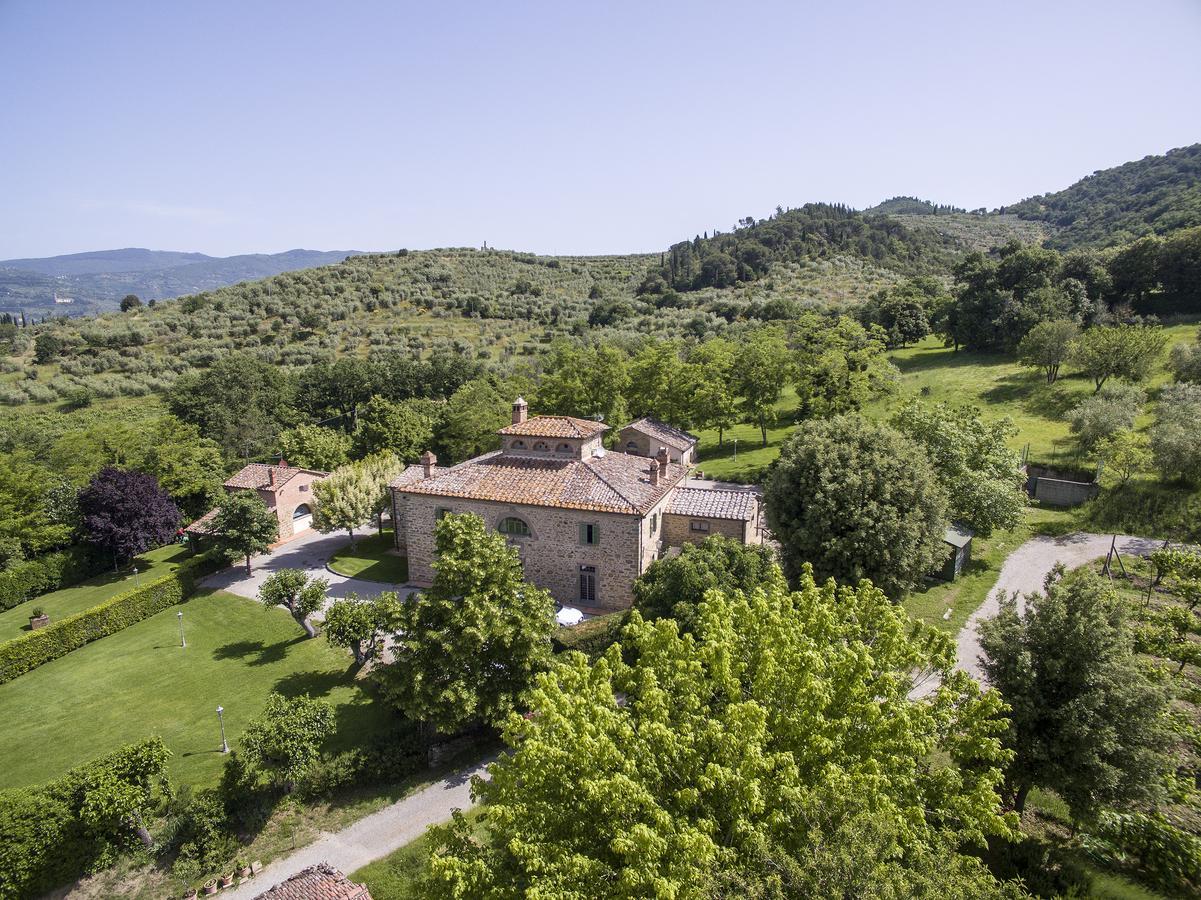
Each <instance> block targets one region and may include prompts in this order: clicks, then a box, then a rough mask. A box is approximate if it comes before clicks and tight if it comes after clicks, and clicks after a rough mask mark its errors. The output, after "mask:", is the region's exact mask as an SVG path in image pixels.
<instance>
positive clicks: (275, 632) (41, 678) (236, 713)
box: [0, 592, 394, 788]
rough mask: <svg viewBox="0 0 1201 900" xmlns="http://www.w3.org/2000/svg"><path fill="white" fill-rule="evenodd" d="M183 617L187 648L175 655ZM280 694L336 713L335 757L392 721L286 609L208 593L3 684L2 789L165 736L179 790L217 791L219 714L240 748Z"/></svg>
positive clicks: (335, 654) (339, 656) (340, 654)
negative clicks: (324, 704) (304, 697)
mask: <svg viewBox="0 0 1201 900" xmlns="http://www.w3.org/2000/svg"><path fill="white" fill-rule="evenodd" d="M181 610H182V611H183V614H184V628H185V634H186V636H187V641H188V646H187V648H186V649H184V648H181V647H180V646H179V621H178V618H177V617H176V613H177V612H179V611H181ZM272 690H277V691H280V692H282V693H284V694H286V695H290V696H296V695H299V694H303V693H307V694H309V695H310V696H313V697H318V698H320V699H323V700H328V701H329V702H331V703H332V704H334V707H335V711H336V717H337V734H336V735H335V738H334V740H333V741H332V742H331V746H330V749H331V750H344V749H349V748H351V747H354V746H358V745H361V744H362V743H364V742H365V741H366V740H369V739H370V738H371V737H372V736H373V735H374V734H376V733H378V732H379V731H380V730H382V729H383V728H385V727H386V726H387V724H388V723H389V722H392V721H394V717H393V716H392V715H391V714H390V713H389V712H388V710H387V709H385V708H383V707H382V706H381V705H380V704H378V703H376V702H374V701H373V700H372V699H371V697H370V696H369V695H368V694H366V693H365V692H364V690H363V688H362V686H361V683H360V682H357V681H356V680H355V678H354V669H353V666H352V665H351V658H350V655H349V654H348V653H347V652H346V651H343V650H339V649H336V648H334V647H331V646H330V645H329V642H328V641H326V640H325V638H324V637H317V638H314V639H312V640H309V639H306V638H305V637H304V633H303V632H302V631H301V630H300V628H299V626H297V624H296V623H295V622H294V621H293V620H292V617H291V616H289V615H288V613H287V612H286V611H284V610H283V609H265V608H264V607H263V606H262V605H261V604H259V603H257V602H255V601H253V600H247V599H245V598H242V597H235V596H233V595H232V594H225V593H219V592H214V593H201V594H198V595H196V596H195V597H193V598H192V599H191V600H189V601H188V602H187V603H184V604H183V605H181V606H173V607H171V608H169V609H166V610H164V611H162V612H160V613H158V614H157V615H154V616H151V617H150V618H148V619H144V620H143V621H141V622H138V623H137V624H136V625H132V626H130V627H129V628H126V629H124V630H123V631H121V632H118V633H117V634H114V635H112V636H110V637H107V638H105V639H104V640H102V641H96V642H94V643H91V644H88V645H87V646H86V647H83V648H81V649H79V650H76V651H74V652H73V653H68V654H67V655H66V656H64V657H62V658H61V659H56V660H54V661H53V662H49V663H47V664H46V665H44V666H41V667H40V668H37V669H34V670H33V671H32V672H27V673H26V674H24V675H22V676H21V677H20V678H17V679H15V680H13V681H10V682H9V683H8V684H3V685H0V722H3V723H4V727H3V728H0V759H3V760H4V761H5V764H4V766H3V768H2V769H0V788H6V787H17V786H21V785H27V784H37V783H41V782H44V781H49V780H50V779H53V778H57V777H58V776H60V775H62V774H63V773H64V772H65V771H67V770H68V769H70V768H71V767H72V766H76V765H79V764H81V763H84V762H86V761H88V760H91V759H94V758H95V757H97V756H101V755H103V754H105V753H109V752H112V751H114V750H116V749H118V748H120V747H122V746H124V745H125V744H129V743H131V742H133V741H137V740H141V739H142V738H145V737H149V736H150V735H159V736H161V737H162V738H163V740H164V741H165V742H166V744H167V747H168V748H169V749H170V750H171V751H172V753H173V755H172V757H171V759H170V761H169V762H168V764H167V765H168V771H169V772H170V774H171V777H172V779H173V780H174V781H176V783H189V784H193V785H209V784H213V783H214V782H215V781H216V780H217V779H218V777H219V776H220V772H221V767H222V766H223V765H224V762H225V760H226V759H227V758H228V757H226V756H224V755H223V754H221V753H220V752H218V751H219V749H220V746H221V734H220V731H218V727H217V713H216V709H217V706H218V705H221V706H223V707H225V732H226V735H227V737H228V739H229V743H230V746H231V747H235V748H236V746H237V740H238V738H239V737H240V736H241V734H242V732H243V730H244V729H245V727H246V725H247V723H248V722H249V721H250V720H251V719H252V718H254V717H255V716H256V715H258V714H259V713H260V712H262V709H263V705H264V703H265V702H266V698H267V694H268V693H269V692H270V691H272Z"/></svg>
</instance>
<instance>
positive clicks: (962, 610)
mask: <svg viewBox="0 0 1201 900" xmlns="http://www.w3.org/2000/svg"><path fill="white" fill-rule="evenodd" d="M1071 525H1072V514H1071V513H1070V512H1068V511H1066V510H1057V509H1047V508H1038V507H1029V508H1027V510H1026V518H1025V521H1023V522H1021V523H1020V524H1019V525H1018V526H1017V527H1016V528H1014V529H1012V530H1010V531H997V532H994V533H993V534H992V535H991V536H990V537H987V538H981V537H977V538H976V539H975V540H973V541H972V561H971V563H970V564H969V565H968V567H967V569H966V570H965V571H964V573H963V574H962V575H960V576H959V578H957V579H956V580H955V581H941V580H933V579H931V580H930V581H929V582H927V584H926V586H925V587H924V588H922V589H920V590H917V591H914V592H913V593H912V594H910V595H909V596H908V597H906V598H905V599H904V601H903V602H902V605H903V606H904V607H905V610H906V611H907V612H908V613H909V615H911V616H913V617H914V618H915V619H921V620H922V621H923V622H925V623H926V624H927V625H934V626H935V627H937V628H941V629H942V630H944V631H946V632H948V633H950V634H956V633H957V632H958V631H959V629H960V628H962V627H963V625H964V623H965V622H967V619H968V616H970V615H971V614H972V613H973V612H975V611H976V610H977V609H978V608H979V606H980V604H981V603H983V602H984V600H985V599H986V598H987V597H988V594H989V592H990V591H991V590H992V589H993V586H994V585H995V584H996V583H997V576H998V575H1000V574H1001V566H1002V565H1003V564H1004V562H1005V558H1006V557H1007V556H1009V554H1010V553H1012V552H1013V551H1014V550H1016V549H1017V548H1018V547H1019V546H1021V545H1022V544H1023V543H1025V542H1026V541H1027V540H1029V539H1030V538H1031V537H1033V536H1034V535H1035V534H1037V533H1042V532H1046V531H1052V532H1059V531H1065V530H1066V531H1070V530H1072V527H1071ZM948 609H949V610H950V611H951V615H950V616H949V617H947V618H944V615H946V611H947V610H948Z"/></svg>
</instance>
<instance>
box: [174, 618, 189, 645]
mask: <svg viewBox="0 0 1201 900" xmlns="http://www.w3.org/2000/svg"><path fill="white" fill-rule="evenodd" d="M175 616H176V618H178V619H179V646H181V647H186V646H188V642H187V641H186V640H184V636H183V610H182V609H181V610H180V611H179V612H177V613H176V614H175Z"/></svg>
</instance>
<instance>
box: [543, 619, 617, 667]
mask: <svg viewBox="0 0 1201 900" xmlns="http://www.w3.org/2000/svg"><path fill="white" fill-rule="evenodd" d="M625 622H626V611H625V610H622V611H621V612H615V613H609V614H608V615H607V616H597V617H596V618H594V619H588V620H587V621H585V622H581V623H580V624H578V625H564V626H562V627H560V628H556V629H555V631H554V633H553V634H552V635H551V649H552V650H554V652H555V653H566V652H567V651H568V650H579V651H580V652H581V653H583V654H584V655H585V656H587V657H588V658H589V659H596V658H598V657H599V656H600V655H601V654H602V653H604V652H605V651H606V650H608V649H609V647H610V646H611V645H613V644H615V643H617V641H618V640H619V639H620V638H621V629H622V626H623V625H625Z"/></svg>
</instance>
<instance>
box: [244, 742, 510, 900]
mask: <svg viewBox="0 0 1201 900" xmlns="http://www.w3.org/2000/svg"><path fill="white" fill-rule="evenodd" d="M490 762H491V760H490V759H489V760H486V761H484V762H482V763H480V764H479V765H477V766H475V767H474V768H471V769H465V770H464V771H462V772H456V773H455V774H453V775H448V776H447V777H446V778H443V779H442V780H441V781H437V782H435V783H434V784H431V785H429V786H428V787H425V788H422V789H421V790H419V791H417V792H415V793H413V794H410V795H409V796H407V797H405V798H404V799H403V800H398V801H397V802H396V803H393V804H392V805H391V806H388V807H385V808H384V809H381V810H380V811H379V812H375V813H372V814H371V815H369V816H366V817H364V818H362V819H359V821H357V822H355V823H354V824H353V825H348V826H347V827H346V828H343V829H342V830H341V831H335V832H332V833H326V834H322V835H321V836H320V837H319V838H317V840H315V841H314V842H313V843H311V844H309V845H308V846H307V847H301V848H300V849H299V850H296V851H295V852H293V853H290V854H289V855H288V856H284V857H280V858H279V859H277V860H275V861H274V862H272V863H270V864H269V865H267V866H265V867H264V868H263V871H261V872H259V874H258V875H256V876H255V877H254V878H253V879H252V880H251V881H248V882H247V883H246V884H243V885H240V886H238V887H235V888H229V889H227V890H224V891H221V893H220V896H221V897H222V898H225V900H229V898H232V900H251V898H253V897H257V896H258V895H259V894H261V893H263V892H264V891H267V890H270V889H271V888H272V887H273V886H274V885H276V884H279V882H281V881H283V880H284V879H286V878H290V877H291V876H293V875H295V874H296V873H297V872H299V871H301V870H302V869H307V868H308V867H309V866H315V865H317V863H322V862H323V863H328V864H329V865H331V866H333V867H334V868H335V869H340V870H341V871H342V872H344V873H345V874H347V875H349V874H350V873H352V872H353V871H355V870H356V869H359V868H361V867H363V866H365V865H367V863H369V862H374V861H375V860H377V859H382V858H383V857H385V856H387V855H388V854H389V853H392V852H393V851H395V850H398V849H400V848H401V847H403V846H404V845H405V844H407V843H409V842H410V841H413V840H415V839H417V838H419V837H421V836H422V835H423V834H425V829H426V828H428V827H429V826H430V825H436V824H437V823H439V822H445V821H446V820H447V819H449V818H450V814H451V811H452V810H455V809H467V808H468V807H470V806H471V777H472V776H473V775H479V776H480V777H481V778H487V777H488V770H487V768H486V767H487V765H488V763H490Z"/></svg>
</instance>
